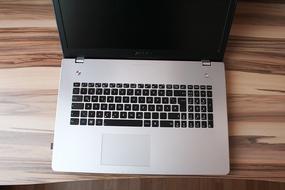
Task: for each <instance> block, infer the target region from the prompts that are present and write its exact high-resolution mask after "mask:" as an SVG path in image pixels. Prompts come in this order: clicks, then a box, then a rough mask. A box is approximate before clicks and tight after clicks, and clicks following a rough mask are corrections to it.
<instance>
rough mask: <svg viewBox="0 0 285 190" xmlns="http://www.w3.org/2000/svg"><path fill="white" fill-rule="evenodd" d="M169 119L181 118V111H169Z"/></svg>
mask: <svg viewBox="0 0 285 190" xmlns="http://www.w3.org/2000/svg"><path fill="white" fill-rule="evenodd" d="M168 119H180V113H168Z"/></svg>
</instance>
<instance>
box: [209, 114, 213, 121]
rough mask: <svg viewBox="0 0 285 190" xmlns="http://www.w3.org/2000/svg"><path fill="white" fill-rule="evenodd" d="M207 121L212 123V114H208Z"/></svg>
mask: <svg viewBox="0 0 285 190" xmlns="http://www.w3.org/2000/svg"><path fill="white" fill-rule="evenodd" d="M208 120H209V121H213V114H212V113H209V114H208Z"/></svg>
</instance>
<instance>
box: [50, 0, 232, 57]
mask: <svg viewBox="0 0 285 190" xmlns="http://www.w3.org/2000/svg"><path fill="white" fill-rule="evenodd" d="M59 1H60V0H53V5H54V11H55V17H56V21H57V27H58V31H59V35H60V41H61V46H62V51H63V56H64V58H76V57H85V58H94V59H96V58H99V59H151V60H189V61H201V60H211V61H218V62H221V61H223V58H224V52H225V48H226V44H227V40H228V37H229V33H230V28H231V24H232V20H233V16H234V10H235V7H236V0H229V1H230V3H229V7H228V12H227V17H226V21H225V26H224V30H223V33H222V38H221V42H220V45H219V48H218V49H217V51H216V52H212V53H211V54H208V55H202V54H201V53H200V54H199V53H197V52H195V53H193V54H191V52H186V51H184V52H183V51H174V50H150V49H73V48H69V47H68V44H67V40H66V35H65V30H64V23H63V19H62V14H61V8H60V2H59ZM201 14H203V13H201ZM209 30H211V28H209Z"/></svg>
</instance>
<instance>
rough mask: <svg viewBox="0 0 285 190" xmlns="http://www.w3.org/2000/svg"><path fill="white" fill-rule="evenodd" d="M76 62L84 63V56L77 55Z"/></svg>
mask: <svg viewBox="0 0 285 190" xmlns="http://www.w3.org/2000/svg"><path fill="white" fill-rule="evenodd" d="M75 63H84V57H76V58H75Z"/></svg>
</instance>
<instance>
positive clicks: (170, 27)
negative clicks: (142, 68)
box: [59, 0, 230, 59]
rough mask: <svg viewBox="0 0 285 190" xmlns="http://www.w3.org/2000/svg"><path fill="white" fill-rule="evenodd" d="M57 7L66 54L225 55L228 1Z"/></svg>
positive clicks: (123, 1)
mask: <svg viewBox="0 0 285 190" xmlns="http://www.w3.org/2000/svg"><path fill="white" fill-rule="evenodd" d="M59 7H60V11H61V17H62V18H61V19H62V25H63V28H64V35H65V43H66V48H67V49H73V50H82V51H81V52H82V54H84V50H86V52H89V54H90V52H92V50H99V51H98V52H103V51H108V50H112V51H115V50H123V51H121V52H122V53H123V52H124V50H125V51H128V50H135V52H136V54H134V56H135V55H137V56H144V55H146V56H149V57H155V56H156V53H157V55H163V54H166V53H167V55H171V54H172V53H173V54H174V55H178V56H179V55H181V56H182V55H184V56H185V55H186V57H187V56H189V59H191V58H192V59H195V57H196V58H198V59H203V58H210V57H213V56H215V55H216V54H217V53H220V52H221V51H223V47H222V46H223V39H224V38H225V36H224V35H225V27H226V19H227V15H228V11H229V7H230V0H219V1H212V0H199V1H193V0H80V1H79V0H59ZM90 50H91V51H90ZM95 57H96V56H95Z"/></svg>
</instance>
